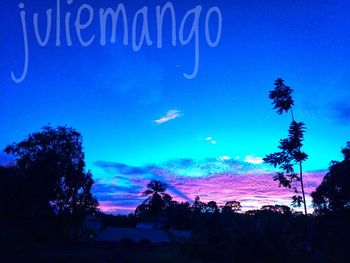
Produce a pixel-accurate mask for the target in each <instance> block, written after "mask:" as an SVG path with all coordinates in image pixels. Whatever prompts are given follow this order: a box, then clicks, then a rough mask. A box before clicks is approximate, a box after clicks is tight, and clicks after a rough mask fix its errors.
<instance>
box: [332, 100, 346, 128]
mask: <svg viewBox="0 0 350 263" xmlns="http://www.w3.org/2000/svg"><path fill="white" fill-rule="evenodd" d="M331 113H332V117H333V118H334V120H335V121H336V122H337V123H340V124H348V123H350V105H349V103H348V100H346V101H338V102H336V103H333V104H332V105H331Z"/></svg>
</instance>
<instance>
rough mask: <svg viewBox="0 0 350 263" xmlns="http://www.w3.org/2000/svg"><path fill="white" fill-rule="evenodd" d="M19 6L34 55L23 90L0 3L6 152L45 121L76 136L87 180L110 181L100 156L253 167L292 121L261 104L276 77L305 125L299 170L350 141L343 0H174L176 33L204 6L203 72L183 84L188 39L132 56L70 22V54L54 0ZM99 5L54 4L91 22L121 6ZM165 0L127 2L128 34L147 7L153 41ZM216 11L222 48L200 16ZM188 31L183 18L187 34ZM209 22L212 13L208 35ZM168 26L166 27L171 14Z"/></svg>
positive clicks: (347, 24)
mask: <svg viewBox="0 0 350 263" xmlns="http://www.w3.org/2000/svg"><path fill="white" fill-rule="evenodd" d="M22 2H23V3H24V4H25V9H24V10H25V11H26V17H27V27H28V37H29V52H30V53H29V70H28V74H27V76H26V78H25V79H24V81H23V82H22V83H20V84H16V83H14V82H13V81H12V79H11V72H12V71H13V72H14V73H15V74H16V76H18V75H20V73H21V70H22V68H23V59H24V55H23V39H22V30H21V20H20V16H19V8H18V5H19V3H20V1H13V0H4V1H2V2H1V11H0V12H1V16H0V17H1V18H0V22H1V24H0V25H1V26H0V37H1V43H0V47H1V63H0V96H1V104H0V123H1V126H0V146H1V147H2V148H3V147H4V146H6V145H7V144H8V143H11V142H14V141H19V140H21V139H22V138H23V135H25V134H28V133H31V132H33V131H37V130H38V129H39V128H40V127H42V126H43V125H46V124H48V123H51V124H52V125H68V126H73V127H74V128H76V129H77V130H79V131H80V132H81V133H82V134H83V136H84V147H85V152H86V158H87V166H88V168H89V169H91V170H92V171H93V173H94V175H95V178H104V176H106V175H105V174H104V172H103V171H102V170H100V169H99V168H98V167H97V166H96V165H94V163H95V162H96V161H104V162H118V163H125V164H128V165H135V166H142V165H145V164H149V163H164V162H166V161H168V160H171V159H178V158H191V159H196V160H204V159H205V158H219V159H220V158H221V159H237V160H240V161H244V160H245V161H246V162H253V163H259V161H260V157H264V156H265V155H266V154H267V153H270V152H271V151H274V150H275V149H276V146H277V143H278V140H279V138H282V137H284V136H285V135H286V131H287V127H288V123H289V121H290V117H289V116H282V117H281V116H278V115H277V114H276V113H275V112H274V111H273V110H272V107H271V102H270V101H269V99H268V92H269V90H271V89H272V88H273V82H274V80H275V79H276V78H277V77H282V78H284V79H285V80H286V83H287V84H288V85H290V86H292V87H293V88H294V89H295V101H296V108H295V115H296V118H297V120H300V121H304V122H305V123H306V126H307V128H308V130H307V133H306V138H305V151H306V152H307V153H308V154H309V155H310V158H309V160H308V161H307V162H306V164H305V166H306V169H307V170H318V169H325V168H327V166H328V163H329V162H330V160H332V159H339V158H340V155H339V149H340V148H341V147H342V146H344V145H345V142H346V141H347V140H350V104H349V103H348V102H349V99H350V87H349V83H350V74H349V73H350V62H349V61H350V48H349V47H350V18H349V10H350V3H349V2H348V1H345V0H343V1H334V0H332V1H330V0H329V1H306V0H305V1H286V0H278V1H277V0H276V1H172V3H173V4H174V7H175V11H176V16H177V20H176V22H177V27H179V26H180V23H181V20H182V18H183V16H184V14H185V12H186V11H187V10H190V9H191V8H194V7H195V6H196V5H201V6H202V8H203V10H202V15H201V16H200V20H199V48H200V62H199V72H198V75H197V76H196V77H195V78H194V79H191V80H189V79H186V78H185V77H184V76H183V73H184V72H186V73H191V71H192V70H193V66H194V48H195V47H194V43H193V41H191V43H189V44H188V45H185V46H182V45H180V44H179V43H177V46H176V47H173V46H172V45H171V38H170V34H169V32H165V33H164V47H163V48H161V49H158V48H157V47H156V46H155V44H153V45H152V46H146V45H144V46H143V47H142V48H141V50H140V51H139V52H134V51H133V50H132V47H131V44H129V45H127V46H124V45H122V43H121V41H122V34H117V43H114V44H111V43H107V45H106V46H104V47H102V46H101V45H100V44H99V23H98V17H96V18H95V19H94V21H93V24H92V26H90V27H89V28H88V29H87V30H85V31H84V32H83V33H82V35H83V37H84V39H88V38H89V36H91V34H96V36H95V40H94V41H93V43H92V45H91V46H89V47H82V46H81V45H80V44H79V42H78V39H77V36H76V34H75V32H74V30H73V29H74V25H73V23H72V25H71V27H70V28H71V29H72V42H73V45H72V46H71V47H68V46H67V44H66V43H65V35H64V31H63V28H64V24H63V21H62V25H61V27H62V32H61V34H62V35H61V37H62V43H61V46H59V47H57V46H56V45H55V34H56V31H55V27H56V24H55V12H56V9H55V6H56V1H51V0H50V1H45V2H43V1H28V0H27V1H25V0H24V1H22ZM100 2H101V1H78V0H75V1H73V3H72V4H71V5H70V6H67V4H66V2H65V1H62V3H61V5H62V10H61V11H62V17H63V16H64V15H65V12H67V11H69V12H71V13H72V21H74V19H75V17H76V15H77V9H78V8H79V7H80V6H81V5H82V4H84V3H88V4H90V5H91V6H92V7H93V9H94V13H95V15H96V16H97V15H98V10H99V8H106V7H113V8H114V7H115V6H116V4H118V3H120V1H104V3H103V4H101V3H100ZM165 2H166V1H124V2H123V3H124V5H125V7H126V10H127V15H128V23H129V27H131V23H132V19H133V15H134V14H135V12H136V11H137V10H138V9H140V8H142V7H143V6H145V5H146V6H148V8H149V28H150V34H151V39H152V41H153V42H154V43H155V42H156V32H157V31H156V23H155V20H154V17H155V16H154V13H155V6H156V5H157V4H164V3H165ZM212 6H217V7H219V8H220V10H221V12H222V18H223V21H222V36H221V41H220V43H219V45H218V46H217V47H215V48H211V47H209V46H208V44H207V43H206V41H205V37H204V33H205V14H206V12H207V11H208V10H209V8H210V7H212ZM49 8H52V9H53V22H52V32H51V34H52V35H51V37H50V39H49V42H48V44H47V45H46V46H45V47H41V46H39V45H38V43H37V41H36V39H35V35H34V30H33V22H32V19H33V13H35V12H38V13H39V25H40V30H41V35H42V36H44V33H45V26H46V20H45V16H44V15H45V12H46V10H47V9H49ZM85 19H87V18H86V17H85ZM62 20H63V19H62ZM190 25H191V21H189V23H188V24H187V25H186V26H185V32H187V33H188V32H189V30H190ZM216 25H217V20H216V19H215V16H213V20H212V23H211V25H210V30H211V32H212V34H213V38H214V36H215V33H216V27H217V26H216ZM164 27H168V28H170V20H169V19H166V20H165V22H164ZM118 29H119V30H120V29H121V28H119V27H118ZM129 29H130V28H129ZM129 33H130V34H129V40H131V32H129ZM108 37H109V35H108ZM177 37H178V32H177ZM167 113H168V116H167ZM162 117H168V118H165V119H164V118H163V119H162ZM155 120H159V121H158V123H157V122H155ZM162 120H163V121H165V122H164V123H161V124H160V122H162ZM166 120H168V121H166Z"/></svg>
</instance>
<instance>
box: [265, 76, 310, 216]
mask: <svg viewBox="0 0 350 263" xmlns="http://www.w3.org/2000/svg"><path fill="white" fill-rule="evenodd" d="M293 91H294V90H293V89H292V88H291V87H289V86H287V85H285V84H284V80H283V79H281V78H278V79H277V80H276V81H275V88H274V89H273V90H272V91H270V95H269V98H270V99H272V100H273V102H272V104H273V105H274V109H275V110H276V111H277V113H278V114H279V115H281V114H282V113H283V112H286V113H287V112H289V111H290V113H291V117H292V122H291V125H290V128H289V135H288V138H287V139H282V140H280V146H279V148H280V149H281V150H282V152H278V153H275V154H270V155H268V156H267V157H266V158H264V161H265V162H267V163H269V164H273V165H274V166H275V167H276V166H280V167H281V168H282V169H283V170H284V171H285V173H277V176H275V177H274V179H275V180H278V181H279V182H280V185H283V186H285V187H288V188H291V183H292V182H295V181H300V185H301V191H302V195H303V197H302V200H301V197H300V196H293V203H297V204H299V205H300V203H301V202H302V203H304V211H305V214H307V209H306V201H305V192H304V183H303V167H302V162H303V161H305V160H306V159H307V154H306V153H304V152H302V151H301V147H302V146H303V143H302V141H303V138H304V132H305V124H304V123H302V122H296V121H295V119H294V113H293V106H294V99H293V97H292V93H293ZM293 161H294V162H295V163H298V164H299V176H297V174H296V173H294V169H293V165H292V162H293ZM295 191H296V192H297V190H296V189H295Z"/></svg>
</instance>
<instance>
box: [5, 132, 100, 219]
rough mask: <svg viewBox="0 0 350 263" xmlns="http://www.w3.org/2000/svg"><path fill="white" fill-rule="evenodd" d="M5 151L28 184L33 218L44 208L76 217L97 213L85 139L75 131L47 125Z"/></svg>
mask: <svg viewBox="0 0 350 263" xmlns="http://www.w3.org/2000/svg"><path fill="white" fill-rule="evenodd" d="M5 152H6V153H7V154H12V155H14V156H15V158H16V165H15V166H16V169H17V170H18V175H17V176H20V177H21V179H22V180H23V182H25V184H26V187H27V193H26V194H27V195H28V196H27V200H28V202H29V203H30V205H31V207H32V215H33V219H35V217H36V216H37V215H38V214H39V213H40V212H41V211H42V209H43V207H51V208H53V209H54V210H56V212H57V213H58V215H62V214H69V215H75V216H76V215H84V214H87V213H92V212H95V211H96V210H97V206H98V202H97V200H96V198H95V197H94V196H93V195H92V193H91V188H92V186H93V184H94V181H93V179H92V175H91V173H90V172H86V171H85V161H84V157H85V155H84V152H83V147H82V137H81V135H80V133H79V132H77V131H76V130H74V129H73V128H68V127H64V126H59V127H57V128H53V127H51V126H45V127H43V128H42V130H41V131H40V132H36V133H33V134H30V135H28V136H27V138H26V139H25V140H23V141H21V142H19V143H14V144H12V145H10V146H8V147H6V149H5Z"/></svg>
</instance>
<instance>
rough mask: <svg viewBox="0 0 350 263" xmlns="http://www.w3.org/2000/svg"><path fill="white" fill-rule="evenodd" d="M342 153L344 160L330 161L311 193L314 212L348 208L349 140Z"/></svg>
mask: <svg viewBox="0 0 350 263" xmlns="http://www.w3.org/2000/svg"><path fill="white" fill-rule="evenodd" d="M342 153H343V155H344V160H343V161H341V162H337V161H332V162H331V165H330V167H329V172H328V173H327V174H326V175H325V177H324V178H323V180H322V183H321V184H320V185H319V186H318V187H317V188H316V191H315V192H313V193H312V194H311V197H312V199H313V206H314V208H315V211H316V213H321V214H322V213H326V212H342V211H345V210H350V142H348V143H347V146H346V147H345V148H343V149H342Z"/></svg>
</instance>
